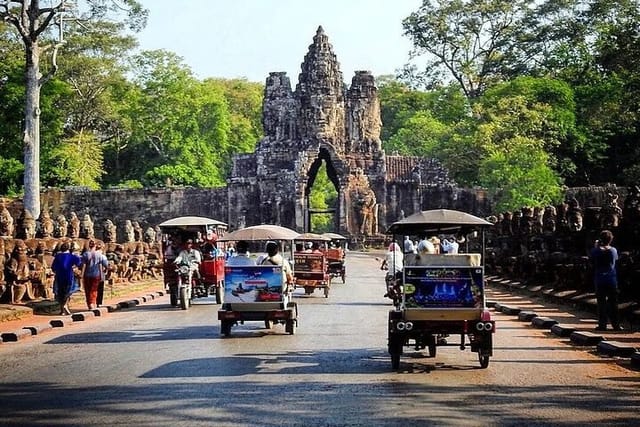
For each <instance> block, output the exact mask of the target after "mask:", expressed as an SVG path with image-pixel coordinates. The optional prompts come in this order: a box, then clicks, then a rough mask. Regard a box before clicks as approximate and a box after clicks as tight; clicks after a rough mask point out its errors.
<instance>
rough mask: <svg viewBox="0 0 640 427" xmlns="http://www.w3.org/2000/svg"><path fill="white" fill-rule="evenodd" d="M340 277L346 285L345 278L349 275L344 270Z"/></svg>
mask: <svg viewBox="0 0 640 427" xmlns="http://www.w3.org/2000/svg"><path fill="white" fill-rule="evenodd" d="M340 277H341V278H342V283H345V280H344V278H345V277H347V274H346V273H345V271H344V270H342V272H341V273H340Z"/></svg>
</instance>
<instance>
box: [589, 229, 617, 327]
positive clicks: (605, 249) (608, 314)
mask: <svg viewBox="0 0 640 427" xmlns="http://www.w3.org/2000/svg"><path fill="white" fill-rule="evenodd" d="M612 242H613V233H611V231H609V230H603V231H602V232H600V236H599V239H598V240H596V241H595V245H594V247H593V249H591V252H590V254H589V255H590V258H591V262H592V265H593V283H594V285H595V290H596V300H597V306H598V308H597V310H598V326H597V327H596V330H597V331H605V330H606V329H607V322H608V321H610V322H611V327H612V328H613V330H616V331H619V330H622V327H621V326H620V319H619V316H618V276H617V273H616V261H617V260H618V251H617V249H616V248H615V247H613V246H611V243H612Z"/></svg>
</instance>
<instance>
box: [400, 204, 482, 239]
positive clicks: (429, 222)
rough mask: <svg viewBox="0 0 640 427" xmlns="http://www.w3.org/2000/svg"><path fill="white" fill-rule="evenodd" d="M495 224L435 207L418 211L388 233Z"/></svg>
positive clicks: (462, 213) (460, 212)
mask: <svg viewBox="0 0 640 427" xmlns="http://www.w3.org/2000/svg"><path fill="white" fill-rule="evenodd" d="M491 226H493V224H492V223H490V222H489V221H486V220H484V219H482V218H479V217H477V216H474V215H471V214H468V213H466V212H462V211H456V210H450V209H434V210H428V211H421V212H417V213H415V214H413V215H410V216H408V217H406V218H404V219H402V220H400V221H397V222H394V223H393V224H391V225H390V226H389V228H388V229H387V234H418V233H422V232H427V231H452V230H459V229H466V230H473V229H478V228H485V227H491Z"/></svg>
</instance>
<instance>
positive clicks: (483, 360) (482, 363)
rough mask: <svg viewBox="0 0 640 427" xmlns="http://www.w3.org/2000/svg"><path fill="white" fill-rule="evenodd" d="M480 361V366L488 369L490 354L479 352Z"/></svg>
mask: <svg viewBox="0 0 640 427" xmlns="http://www.w3.org/2000/svg"><path fill="white" fill-rule="evenodd" d="M478 361H479V362H480V368H482V369H487V368H488V367H489V356H487V355H484V354H482V353H478Z"/></svg>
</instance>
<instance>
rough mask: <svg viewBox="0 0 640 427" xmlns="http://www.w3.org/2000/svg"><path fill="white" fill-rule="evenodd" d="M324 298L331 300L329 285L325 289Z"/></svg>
mask: <svg viewBox="0 0 640 427" xmlns="http://www.w3.org/2000/svg"><path fill="white" fill-rule="evenodd" d="M324 297H325V298H329V285H327V286H325V287H324Z"/></svg>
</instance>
